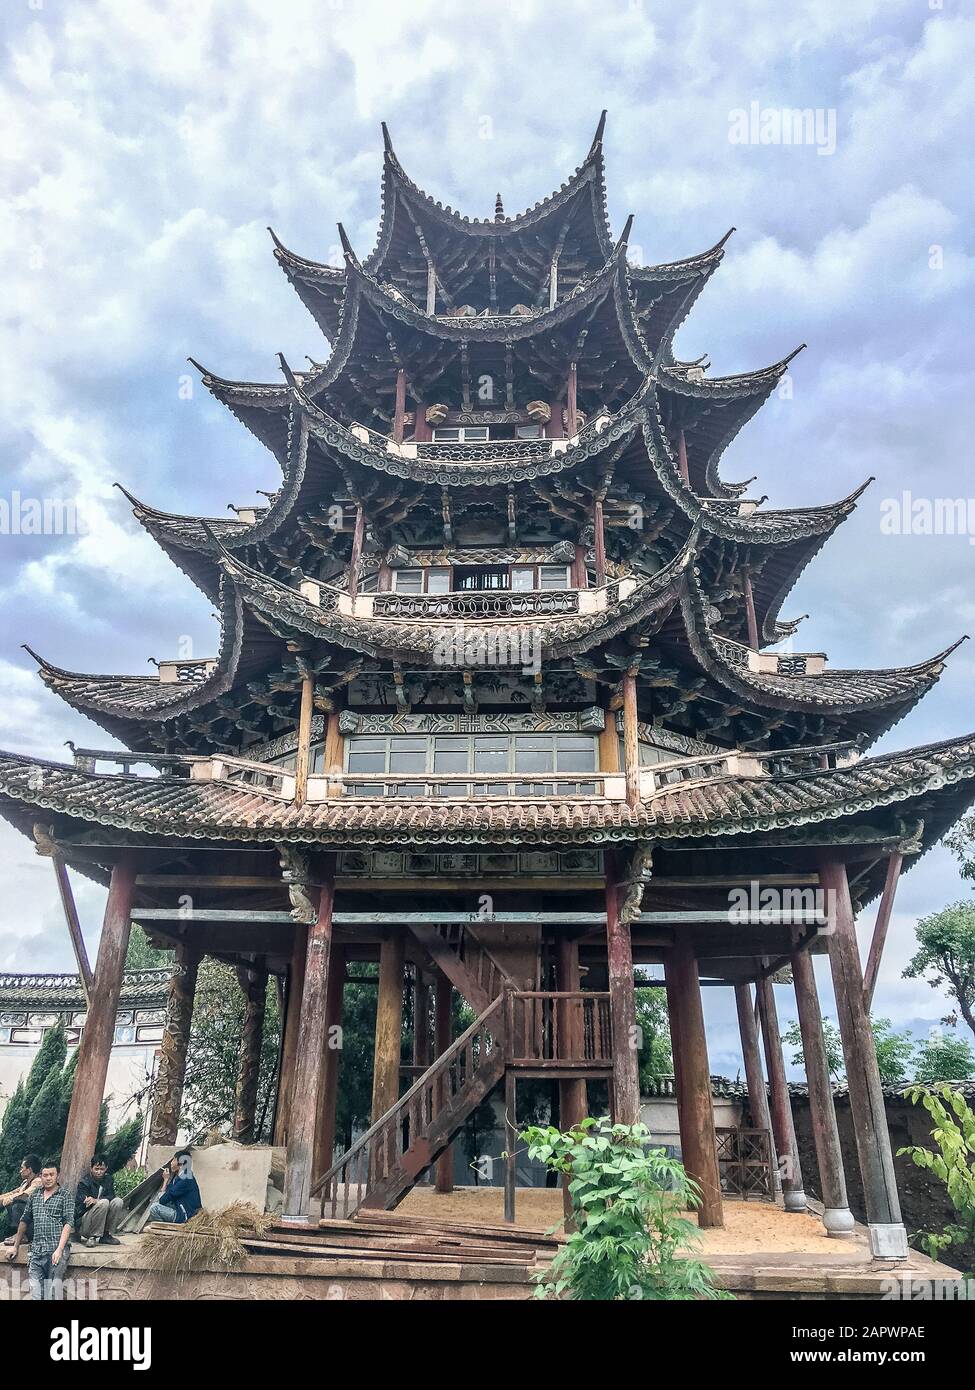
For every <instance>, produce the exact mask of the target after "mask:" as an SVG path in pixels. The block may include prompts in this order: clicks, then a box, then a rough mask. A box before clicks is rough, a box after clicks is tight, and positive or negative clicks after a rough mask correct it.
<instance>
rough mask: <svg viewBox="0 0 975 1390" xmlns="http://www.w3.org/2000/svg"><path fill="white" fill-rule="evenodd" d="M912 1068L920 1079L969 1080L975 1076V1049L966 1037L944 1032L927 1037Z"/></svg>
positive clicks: (915, 1056) (916, 1055)
mask: <svg viewBox="0 0 975 1390" xmlns="http://www.w3.org/2000/svg"><path fill="white" fill-rule="evenodd" d="M911 1070H912V1071H913V1073H914V1075H915V1076H916V1077H917V1079H918V1080H919V1081H967V1080H968V1079H969V1077H972V1076H975V1051H973V1050H972V1045H971V1043H969V1042H966V1041H965V1039H964V1038H955V1037H950V1036H948V1035H947V1034H944V1033H942V1034H940V1035H936V1036H933V1037H930V1038H925V1040H924V1042H922V1043H920V1044H919V1045H918V1049H917V1052H916V1053H915V1054H914V1062H913V1065H912V1068H911Z"/></svg>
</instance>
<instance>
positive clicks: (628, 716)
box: [623, 671, 640, 806]
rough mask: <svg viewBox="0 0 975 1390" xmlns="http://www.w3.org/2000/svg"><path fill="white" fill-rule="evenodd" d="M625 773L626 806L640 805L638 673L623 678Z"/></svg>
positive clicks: (631, 673)
mask: <svg viewBox="0 0 975 1390" xmlns="http://www.w3.org/2000/svg"><path fill="white" fill-rule="evenodd" d="M623 771H624V773H625V775H626V804H627V806H638V805H639V804H640V729H639V722H638V719H637V704H636V673H635V672H634V671H627V673H626V675H625V676H624V677H623Z"/></svg>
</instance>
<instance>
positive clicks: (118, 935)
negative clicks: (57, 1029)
mask: <svg viewBox="0 0 975 1390" xmlns="http://www.w3.org/2000/svg"><path fill="white" fill-rule="evenodd" d="M135 875H136V862H135V857H134V855H132V854H131V853H123V854H122V856H121V858H120V859H119V860H118V862H117V863H116V864H115V866H114V868H113V869H112V878H111V883H110V885H109V889H108V902H107V903H106V904H105V916H104V918H103V920H102V934H101V937H100V939H99V942H98V957H97V959H96V961H95V974H94V977H93V979H92V986H91V1003H90V1005H89V1007H88V1014H87V1017H86V1019H85V1027H84V1031H83V1032H82V1034H81V1043H80V1046H79V1048H78V1070H77V1072H76V1074H75V1083H74V1091H73V1093H72V1096H71V1108H70V1110H69V1111H68V1126H67V1130H66V1132H65V1136H64V1147H63V1149H62V1150H61V1184H62V1186H63V1187H66V1188H68V1189H69V1191H71V1190H73V1189H74V1187H75V1185H76V1183H77V1182H78V1179H79V1178H80V1177H81V1175H82V1174H83V1173H85V1172H87V1170H88V1165H89V1164H90V1163H91V1156H92V1154H93V1153H94V1152H95V1142H96V1140H97V1138H98V1119H99V1115H100V1113H101V1107H102V1100H103V1098H104V1095H105V1080H106V1078H107V1076H108V1062H109V1056H110V1054H111V1051H112V1042H113V1041H114V1038H115V1015H116V1014H117V1012H118V1000H119V993H120V991H121V988H122V972H123V970H124V969H125V953H126V951H127V950H128V945H129V929H130V925H131V912H132V903H133V901H134V899H135Z"/></svg>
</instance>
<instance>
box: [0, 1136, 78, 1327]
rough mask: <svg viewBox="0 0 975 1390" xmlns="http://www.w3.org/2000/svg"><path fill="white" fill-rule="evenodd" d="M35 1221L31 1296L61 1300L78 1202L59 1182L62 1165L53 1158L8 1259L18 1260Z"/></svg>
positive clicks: (29, 1270) (43, 1172)
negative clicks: (59, 1168)
mask: <svg viewBox="0 0 975 1390" xmlns="http://www.w3.org/2000/svg"><path fill="white" fill-rule="evenodd" d="M31 1219H33V1222H34V1234H33V1236H32V1237H31V1242H30V1259H29V1260H28V1262H27V1277H28V1281H29V1283H30V1296H31V1298H32V1299H36V1300H41V1299H59V1298H60V1297H61V1294H62V1287H61V1285H62V1280H63V1279H64V1276H65V1272H66V1271H67V1268H68V1259H69V1256H70V1251H71V1246H70V1245H69V1243H68V1242H69V1241H70V1239H71V1231H72V1228H73V1226H74V1202H73V1200H72V1198H71V1194H70V1192H67V1191H65V1189H64V1188H63V1187H61V1185H60V1183H59V1182H58V1165H57V1164H56V1163H55V1162H54V1160H53V1159H48V1160H47V1161H46V1162H45V1164H44V1166H43V1168H42V1169H41V1186H40V1187H39V1188H37V1189H36V1190H35V1191H34V1192H32V1193H31V1195H30V1200H29V1201H28V1203H27V1207H26V1209H25V1211H24V1214H23V1216H22V1217H21V1218H20V1225H19V1226H18V1227H17V1234H16V1235H15V1236H14V1243H13V1245H12V1246H11V1247H10V1249H9V1250H8V1251H7V1259H8V1260H15V1259H16V1258H17V1251H18V1250H19V1249H20V1243H21V1241H22V1240H23V1239H24V1237H25V1236H26V1234H27V1223H28V1222H29V1221H30V1220H31Z"/></svg>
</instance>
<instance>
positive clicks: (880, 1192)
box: [819, 855, 907, 1259]
mask: <svg viewBox="0 0 975 1390" xmlns="http://www.w3.org/2000/svg"><path fill="white" fill-rule="evenodd" d="M819 878H820V883H821V884H822V887H823V890H824V892H825V894H826V904H827V912H828V916H829V965H830V971H831V973H832V976H833V993H834V995H835V997H836V1014H837V1019H838V1021H839V1025H840V1037H841V1039H842V1042H843V1057H844V1060H845V1062H846V1084H847V1086H848V1088H849V1092H850V1111H851V1114H852V1118H853V1129H854V1133H855V1135H856V1145H857V1157H858V1158H859V1161H860V1177H861V1179H862V1181H863V1200H864V1205H865V1206H866V1209H867V1223H868V1225H869V1228H870V1249H871V1252H872V1253H873V1255H874V1256H876V1257H878V1258H885V1259H902V1258H904V1257H905V1256H906V1255H907V1233H906V1231H905V1229H904V1224H903V1221H902V1219H901V1207H900V1198H899V1197H898V1195H897V1181H896V1179H895V1177H894V1158H893V1154H892V1152H891V1147H890V1132H889V1130H888V1128H887V1113H886V1110H885V1108H884V1093H883V1087H882V1086H881V1082H880V1072H879V1070H878V1067H877V1052H876V1048H875V1047H874V1041H873V1034H872V1033H871V1031H870V1016H869V1014H868V1012H867V1008H866V1005H865V1003H864V998H863V975H862V974H861V971H860V954H859V950H858V948H857V937H856V923H855V920H854V917H853V904H852V902H851V900H850V885H849V881H848V879H847V875H846V865H845V864H844V863H843V861H842V860H840V859H833V858H831V857H829V856H828V855H824V856H823V857H822V859H821V860H820V865H819Z"/></svg>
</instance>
